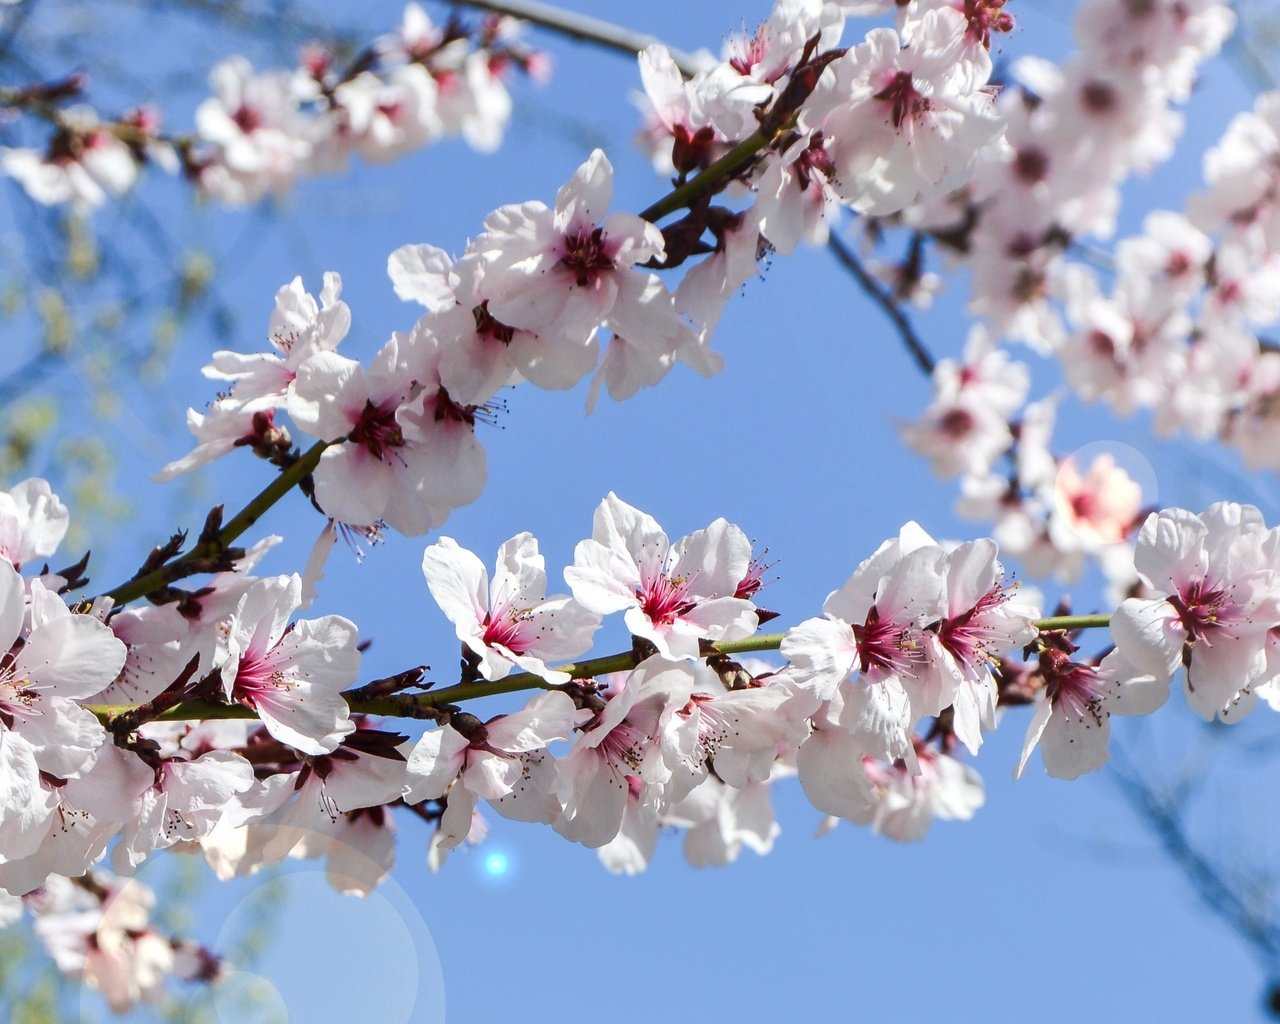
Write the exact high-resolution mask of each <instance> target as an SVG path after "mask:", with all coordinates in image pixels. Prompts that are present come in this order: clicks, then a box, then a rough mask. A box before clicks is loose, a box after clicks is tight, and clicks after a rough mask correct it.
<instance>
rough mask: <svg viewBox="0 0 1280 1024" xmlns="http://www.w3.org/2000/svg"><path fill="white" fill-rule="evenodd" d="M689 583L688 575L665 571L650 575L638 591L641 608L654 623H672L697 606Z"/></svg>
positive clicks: (666, 624) (664, 624) (662, 624)
mask: <svg viewBox="0 0 1280 1024" xmlns="http://www.w3.org/2000/svg"><path fill="white" fill-rule="evenodd" d="M689 583H690V580H689V578H688V577H687V576H668V575H666V574H665V573H659V574H657V575H655V576H650V577H649V578H647V579H645V580H643V581H642V582H641V585H640V589H639V590H637V591H636V597H637V598H638V599H639V601H640V610H641V611H643V612H644V613H645V615H646V616H648V618H649V621H650V622H652V623H653V624H654V625H661V626H669V625H671V624H672V623H673V622H675V621H676V619H678V618H679V617H680V616H682V615H687V614H688V613H689V612H691V611H693V609H694V607H695V605H694V602H693V601H692V600H691V599H690V596H689Z"/></svg>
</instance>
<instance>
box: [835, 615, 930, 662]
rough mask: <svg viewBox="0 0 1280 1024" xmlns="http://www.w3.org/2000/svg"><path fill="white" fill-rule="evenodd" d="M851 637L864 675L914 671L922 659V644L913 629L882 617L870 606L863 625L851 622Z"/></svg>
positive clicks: (923, 656) (923, 654)
mask: <svg viewBox="0 0 1280 1024" xmlns="http://www.w3.org/2000/svg"><path fill="white" fill-rule="evenodd" d="M852 628H853V639H854V642H855V643H856V644H857V648H858V663H859V669H860V670H861V672H862V674H863V675H867V676H880V677H884V676H891V675H899V674H903V675H908V676H910V675H914V674H915V669H916V666H917V665H919V664H920V663H921V662H922V661H924V658H925V653H924V648H923V647H922V646H921V645H920V642H919V639H918V638H917V636H916V631H915V630H913V629H909V628H905V627H903V626H900V625H898V624H897V623H896V622H894V621H893V620H892V619H882V618H881V617H880V611H879V609H877V608H872V609H871V611H870V612H869V613H868V615H867V621H866V623H865V624H864V625H861V626H859V625H854V626H853V627H852Z"/></svg>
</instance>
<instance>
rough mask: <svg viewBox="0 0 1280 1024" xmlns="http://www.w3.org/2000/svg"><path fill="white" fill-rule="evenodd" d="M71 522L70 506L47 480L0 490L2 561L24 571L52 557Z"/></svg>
mask: <svg viewBox="0 0 1280 1024" xmlns="http://www.w3.org/2000/svg"><path fill="white" fill-rule="evenodd" d="M70 521H71V519H70V514H69V513H68V512H67V507H66V506H65V505H64V504H62V502H61V501H59V500H58V496H57V495H56V494H54V493H53V490H52V489H51V488H50V487H49V483H48V481H46V480H41V479H40V478H39V477H31V478H29V479H27V480H23V481H22V482H21V483H18V484H15V485H14V486H13V487H11V488H9V490H7V491H0V559H3V560H4V561H7V562H8V563H9V564H10V565H11V566H13V567H14V568H15V569H21V568H22V567H23V566H24V565H26V564H27V563H29V562H35V561H38V560H40V559H42V558H48V557H50V556H51V555H52V554H53V553H54V552H55V551H57V550H58V545H59V544H61V543H62V539H63V537H65V536H66V535H67V527H68V525H69V524H70Z"/></svg>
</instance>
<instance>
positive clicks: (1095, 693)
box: [1049, 663, 1110, 725]
mask: <svg viewBox="0 0 1280 1024" xmlns="http://www.w3.org/2000/svg"><path fill="white" fill-rule="evenodd" d="M1106 692H1107V684H1106V682H1105V681H1104V680H1103V679H1102V677H1101V676H1099V675H1098V673H1097V672H1096V671H1095V670H1094V669H1092V668H1091V667H1089V666H1088V665H1078V664H1075V663H1072V664H1070V665H1067V666H1066V667H1065V668H1063V669H1062V670H1061V671H1059V672H1057V673H1055V674H1054V676H1053V678H1052V679H1051V680H1050V682H1049V699H1050V700H1051V701H1053V705H1054V708H1055V709H1061V711H1062V712H1063V714H1065V715H1066V716H1068V717H1069V718H1075V719H1077V720H1079V721H1081V722H1083V721H1085V720H1086V719H1092V720H1093V722H1094V724H1095V725H1101V724H1102V720H1103V719H1104V718H1106V717H1108V716H1109V714H1110V712H1107V711H1104V710H1103V708H1102V699H1103V697H1105V696H1106Z"/></svg>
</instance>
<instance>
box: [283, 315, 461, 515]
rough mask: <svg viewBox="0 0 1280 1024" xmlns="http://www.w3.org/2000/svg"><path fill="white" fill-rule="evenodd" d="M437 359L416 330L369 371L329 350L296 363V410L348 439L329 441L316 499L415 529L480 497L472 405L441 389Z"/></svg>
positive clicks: (314, 428)
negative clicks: (466, 405)
mask: <svg viewBox="0 0 1280 1024" xmlns="http://www.w3.org/2000/svg"><path fill="white" fill-rule="evenodd" d="M439 360H440V351H439V346H438V341H437V339H434V338H433V337H431V336H430V335H427V334H425V333H423V332H421V331H419V330H416V329H415V331H414V332H412V333H411V334H408V335H405V334H396V335H394V336H393V337H392V338H391V340H390V341H388V342H387V343H386V344H385V345H384V346H383V347H382V349H381V350H380V351H379V352H378V354H377V355H376V356H375V357H374V360H373V363H372V365H371V366H370V368H369V369H368V370H367V371H366V370H365V369H364V368H363V367H362V366H361V365H360V364H359V363H357V362H355V361H354V360H350V359H346V358H344V357H342V356H339V355H337V354H335V353H332V352H319V353H317V354H316V355H314V356H312V357H311V358H310V359H308V360H307V361H306V362H305V363H303V364H302V366H301V367H300V368H299V371H298V376H297V378H296V380H295V382H294V399H293V401H291V402H290V406H289V414H290V416H292V417H293V419H294V421H295V422H297V423H298V425H299V426H301V427H302V428H303V429H304V430H306V431H308V432H309V433H312V434H315V435H317V436H320V437H323V438H324V439H326V440H337V439H342V438H345V439H346V443H344V444H341V445H333V446H331V447H329V448H327V449H325V452H324V454H323V455H322V456H321V459H320V464H319V465H318V466H317V467H316V471H315V485H316V500H317V501H318V502H319V503H320V506H321V507H322V508H323V509H324V510H325V512H326V513H327V514H328V515H329V516H330V517H332V518H334V519H337V520H339V521H341V522H344V523H350V524H352V525H355V526H370V525H372V524H374V523H376V522H377V521H379V520H385V521H386V522H387V523H388V524H390V525H391V526H392V527H394V528H395V529H397V530H399V531H400V532H401V533H405V534H408V535H410V536H414V535H417V534H422V533H425V532H426V531H427V530H429V529H431V528H432V527H434V526H438V525H439V524H440V523H442V522H444V520H445V519H446V518H447V517H448V513H449V512H450V511H451V510H452V509H453V508H455V507H457V506H459V505H464V504H466V503H467V502H469V501H472V500H474V499H475V498H476V497H477V496H478V495H479V493H480V491H481V489H482V488H483V486H484V479H485V468H484V451H483V449H482V448H481V447H480V444H479V442H478V441H477V440H476V438H475V430H474V420H475V416H474V411H473V410H471V409H470V408H468V407H462V406H459V405H457V403H454V402H453V401H452V400H451V399H450V398H449V396H448V394H447V392H444V391H443V389H442V387H441V386H440V378H439ZM415 386H416V387H417V388H419V389H420V390H418V391H417V392H416V394H415Z"/></svg>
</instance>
